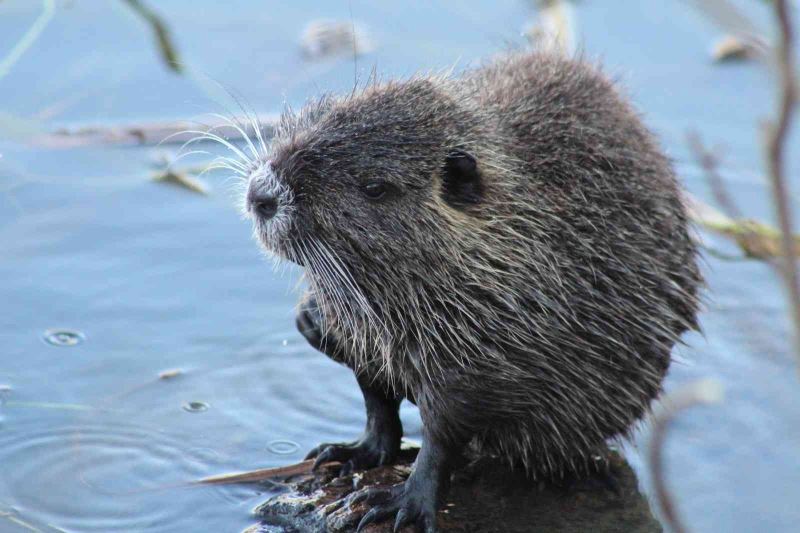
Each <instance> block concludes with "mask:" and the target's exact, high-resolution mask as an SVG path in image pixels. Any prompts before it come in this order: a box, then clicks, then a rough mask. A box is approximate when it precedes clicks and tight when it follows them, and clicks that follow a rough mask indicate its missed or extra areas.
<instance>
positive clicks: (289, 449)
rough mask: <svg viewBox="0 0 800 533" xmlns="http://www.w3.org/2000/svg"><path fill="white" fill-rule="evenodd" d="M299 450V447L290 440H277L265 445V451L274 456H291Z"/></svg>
mask: <svg viewBox="0 0 800 533" xmlns="http://www.w3.org/2000/svg"><path fill="white" fill-rule="evenodd" d="M299 449H300V445H299V444H297V443H296V442H294V441H291V440H284V439H277V440H273V441H270V442H268V443H267V450H269V451H270V452H272V453H274V454H276V455H291V454H293V453H295V452H296V451H297V450H299Z"/></svg>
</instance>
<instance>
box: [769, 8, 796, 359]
mask: <svg viewBox="0 0 800 533" xmlns="http://www.w3.org/2000/svg"><path fill="white" fill-rule="evenodd" d="M774 3H775V15H776V17H777V21H778V27H779V30H780V31H779V42H778V44H777V46H776V48H775V52H776V60H777V64H778V72H779V77H780V89H779V95H778V96H779V101H778V109H777V111H776V113H777V117H776V119H775V122H773V123H771V124H768V125H767V145H766V157H767V169H768V173H769V180H770V182H771V184H772V196H773V203H774V204H775V210H776V214H777V217H778V225H779V227H780V230H781V246H782V249H783V254H782V257H781V261H782V265H781V266H782V278H783V280H784V283H785V284H786V289H787V294H788V297H789V305H790V307H791V314H792V320H793V323H794V351H795V354H796V356H797V357H798V358H800V285H798V272H797V262H796V260H795V258H794V254H793V252H794V241H793V238H792V235H793V231H792V227H793V224H792V209H791V206H790V205H789V198H790V195H789V184H788V180H787V179H786V162H785V152H786V143H787V138H788V135H789V131H790V129H791V125H792V120H793V118H794V111H795V96H796V90H797V89H796V85H795V84H796V74H795V71H794V28H793V26H792V20H791V14H790V13H789V6H788V3H787V1H786V0H775V2H774Z"/></svg>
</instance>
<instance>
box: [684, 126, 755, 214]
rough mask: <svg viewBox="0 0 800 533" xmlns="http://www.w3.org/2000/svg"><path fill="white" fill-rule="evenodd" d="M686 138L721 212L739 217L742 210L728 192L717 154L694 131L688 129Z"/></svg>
mask: <svg viewBox="0 0 800 533" xmlns="http://www.w3.org/2000/svg"><path fill="white" fill-rule="evenodd" d="M686 140H687V142H688V143H689V148H690V149H691V151H692V153H693V154H694V158H695V159H696V160H697V164H699V165H700V168H702V169H703V172H704V173H705V176H706V179H707V180H708V184H709V186H710V187H711V194H713V195H714V200H716V202H717V204H718V205H719V207H720V208H721V209H722V210H723V212H724V213H725V214H726V215H727V216H729V217H731V218H733V219H740V218H743V217H742V212H741V211H740V210H739V207H738V206H737V205H736V202H735V201H734V200H733V197H732V196H731V195H730V194H729V193H728V188H727V187H726V186H725V182H724V181H723V179H722V176H721V175H720V173H719V170H718V169H719V160H720V158H719V156H718V155H717V154H716V153H715V152H714V151H712V150H709V149H708V148H706V146H705V144H704V143H703V139H702V138H701V137H700V134H699V133H697V132H696V131H690V132H688V133H687V134H686Z"/></svg>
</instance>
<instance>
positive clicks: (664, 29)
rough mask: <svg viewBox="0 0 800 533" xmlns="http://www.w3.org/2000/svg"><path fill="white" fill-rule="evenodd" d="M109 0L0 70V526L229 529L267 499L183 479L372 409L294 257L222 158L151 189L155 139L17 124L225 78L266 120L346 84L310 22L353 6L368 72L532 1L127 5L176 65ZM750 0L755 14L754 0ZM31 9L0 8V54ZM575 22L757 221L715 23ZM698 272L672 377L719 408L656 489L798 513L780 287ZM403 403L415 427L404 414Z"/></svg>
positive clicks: (356, 425) (350, 432)
mask: <svg viewBox="0 0 800 533" xmlns="http://www.w3.org/2000/svg"><path fill="white" fill-rule="evenodd" d="M126 3H127V4H131V2H121V1H120V2H117V1H114V2H111V1H106V0H85V1H81V2H58V3H57V10H56V13H55V16H54V17H53V18H52V20H50V22H49V24H48V26H47V28H46V29H45V31H43V33H42V34H41V36H40V38H39V39H38V40H37V41H36V42H35V43H34V44H33V45H32V46H30V47H29V48H28V50H27V51H26V52H25V54H24V55H23V56H21V58H20V59H19V61H18V62H17V63H16V64H15V66H14V68H13V69H12V70H10V71H9V73H8V74H7V75H6V76H5V77H2V78H0V102H2V103H1V104H0V154H2V157H0V250H2V255H0V346H2V347H3V353H2V355H0V531H6V530H9V531H20V530H21V531H24V530H26V526H22V525H20V523H26V524H29V525H32V526H34V527H36V528H38V529H40V530H42V531H191V530H209V531H239V530H241V529H242V528H244V527H245V526H246V525H247V524H248V523H250V522H251V517H250V511H251V508H252V507H253V506H254V505H255V504H256V503H257V502H260V501H262V500H263V499H264V497H265V495H264V494H260V493H258V491H257V489H255V488H253V487H226V486H218V487H191V488H190V487H187V486H186V485H185V483H186V482H187V481H190V480H192V479H195V478H197V477H202V476H205V475H211V474H216V473H220V472H225V471H231V470H246V469H252V468H259V467H269V466H278V465H282V464H287V463H291V462H295V461H299V460H300V459H302V457H303V455H304V453H305V451H306V450H308V449H310V448H311V447H313V446H314V445H316V444H318V443H319V442H320V441H323V440H325V441H336V440H346V439H352V438H353V437H355V436H356V435H357V434H358V433H359V432H360V431H361V429H362V425H363V418H364V415H363V406H362V400H361V397H360V393H359V391H358V388H357V386H356V384H355V381H354V379H353V378H352V376H351V375H350V373H349V372H348V371H346V370H345V369H343V368H340V367H338V366H337V365H335V364H333V363H331V362H330V361H328V360H326V358H324V357H323V356H321V355H319V354H316V353H314V352H313V351H312V350H311V349H309V348H308V347H307V345H306V344H305V342H304V341H303V339H302V338H300V336H299V335H298V334H297V333H296V332H295V330H294V318H293V313H294V306H295V302H296V297H297V294H296V292H293V291H292V290H291V288H292V287H294V286H296V285H297V280H298V278H299V274H300V273H299V272H298V271H297V269H294V268H292V267H286V268H280V269H278V270H277V271H275V270H273V269H272V267H271V265H270V262H269V261H267V260H265V259H264V258H263V257H262V256H261V254H260V252H259V251H258V249H257V247H256V245H255V244H254V243H253V242H251V240H250V232H251V230H250V227H249V224H248V223H247V222H246V221H243V220H241V219H240V217H239V214H238V213H237V210H236V206H235V202H234V200H233V199H232V197H231V194H232V193H231V190H232V185H230V182H226V179H227V178H228V176H226V175H224V174H221V173H217V174H211V175H209V176H208V181H209V182H210V185H211V187H210V191H209V195H208V196H202V195H198V194H192V193H191V192H188V191H185V190H183V189H180V188H177V187H166V186H163V185H161V184H159V183H154V182H152V181H151V180H150V179H149V174H150V171H151V168H150V162H151V160H152V158H153V152H152V150H150V149H148V148H135V149H134V148H120V147H104V146H87V147H82V148H74V149H70V150H54V149H46V148H41V147H35V146H31V145H29V144H25V143H24V142H21V141H20V139H25V138H28V137H29V133H30V132H31V131H36V130H43V131H51V130H53V129H56V128H57V127H61V126H65V125H66V126H81V125H87V124H88V125H91V124H109V123H126V122H134V123H136V122H147V121H151V120H163V119H173V118H189V117H193V116H198V115H201V114H202V113H207V112H223V113H226V112H228V111H229V110H230V109H237V108H238V104H237V103H236V102H235V101H233V100H234V99H233V98H232V97H230V96H225V97H220V96H219V95H220V94H223V95H224V94H226V91H230V93H232V94H234V95H236V99H238V100H239V101H241V102H243V105H244V106H245V107H246V108H255V109H256V110H257V111H258V112H260V113H273V112H276V111H278V110H279V109H280V107H281V105H282V103H283V101H284V99H287V100H289V102H290V103H292V104H298V103H301V102H302V101H303V100H305V99H306V98H307V97H309V96H310V95H313V94H318V93H319V92H321V91H323V90H325V91H327V90H332V91H346V90H348V89H349V88H350V87H351V85H352V82H353V70H354V69H353V67H354V65H353V62H352V60H351V58H349V57H347V56H345V55H343V56H342V59H340V60H336V59H329V60H325V61H319V62H309V61H304V59H303V53H302V49H301V44H300V38H301V35H302V32H303V29H304V28H306V27H307V25H308V24H309V23H310V22H311V21H312V20H315V19H330V20H345V21H346V20H350V10H351V9H352V13H353V18H354V19H355V21H357V22H358V23H359V25H363V27H364V28H366V29H367V30H369V35H370V38H371V39H373V40H374V43H373V44H374V46H375V48H374V49H373V50H372V51H369V52H365V53H364V54H363V55H362V56H360V57H359V59H358V67H357V68H358V69H359V71H360V72H361V73H362V75H366V73H368V72H369V70H370V69H371V67H372V66H373V65H376V66H377V70H378V71H379V72H381V73H384V74H386V75H407V74H410V73H412V72H416V71H418V70H427V69H442V68H449V67H452V66H453V65H456V68H457V69H458V68H462V67H463V66H465V65H467V64H469V63H470V62H472V61H474V60H476V59H477V58H481V57H486V56H488V55H490V54H491V53H493V52H495V51H497V50H501V49H503V48H504V47H506V46H507V44H508V42H509V41H510V40H511V41H514V40H515V39H518V42H521V41H522V37H520V36H519V35H520V33H521V32H522V31H523V30H524V29H525V28H527V27H528V24H529V21H530V17H531V16H532V13H533V12H532V7H531V4H532V3H531V2H526V1H524V0H508V1H506V2H501V3H495V2H488V1H487V2H481V3H478V4H471V5H470V7H469V9H467V8H464V7H463V4H462V3H456V2H442V3H429V2H421V1H420V2H412V3H406V2H402V3H398V2H369V3H367V2H346V1H341V2H340V1H329V2H325V3H322V4H319V3H318V2H311V1H310V0H308V1H305V2H300V3H299V4H298V3H296V2H295V3H291V2H271V3H269V4H268V5H265V4H263V3H255V2H251V1H248V0H232V1H230V2H225V3H220V2H197V1H195V0H191V1H190V0H175V1H173V2H158V3H156V2H154V1H152V2H143V1H140V2H132V4H140V5H144V6H146V7H147V8H149V9H152V10H153V11H154V12H155V13H156V14H157V15H158V16H160V17H161V20H162V21H164V23H165V24H167V25H168V27H169V29H170V34H171V36H172V38H173V40H174V45H175V49H177V50H180V53H181V61H182V62H183V64H184V66H185V72H186V75H185V76H175V75H174V74H173V72H172V71H170V70H169V69H167V68H165V66H164V63H163V62H161V61H159V60H157V57H158V56H157V55H156V53H155V52H154V50H157V48H156V47H154V46H153V41H152V38H153V34H152V32H153V27H152V26H151V25H148V24H146V23H144V22H143V19H142V18H141V17H140V16H137V15H136V14H135V12H134V11H132V10H131V9H130V6H128V5H126ZM742 6H743V8H744V9H745V12H746V13H748V14H752V15H753V16H754V18H755V20H756V22H758V23H759V24H761V25H762V26H765V22H766V19H765V16H764V11H763V6H760V5H759V4H757V3H753V2H742ZM40 7H41V4H40V3H39V2H29V1H27V0H5V1H2V2H0V56H3V55H4V51H5V50H9V49H11V47H12V46H13V45H14V43H15V42H16V41H17V39H19V38H20V36H21V34H22V33H23V32H24V28H28V27H29V26H30V24H31V22H32V20H34V19H35V18H36V16H37V15H38V13H39V9H40ZM575 19H576V20H577V21H578V24H579V26H578V28H577V30H576V35H577V36H578V37H579V38H580V39H582V40H583V42H584V43H585V45H584V47H585V49H586V51H587V54H590V55H593V56H594V55H601V56H602V57H603V58H604V62H605V63H606V65H607V70H609V71H610V72H614V73H619V74H620V76H621V77H622V78H623V81H624V83H625V85H626V86H627V87H628V88H629V92H630V93H631V94H632V96H633V97H634V98H635V100H636V101H637V103H638V104H639V105H640V107H641V108H642V109H643V110H644V111H645V112H646V113H645V114H646V118H647V120H648V122H649V123H650V124H652V125H653V126H654V127H655V128H656V130H657V131H658V132H659V134H660V135H661V137H662V138H663V140H664V143H665V145H666V146H667V149H668V150H669V152H670V154H671V155H672V156H673V157H674V158H675V160H676V165H677V168H678V170H679V172H680V175H681V177H682V178H683V179H684V182H685V183H686V186H687V187H688V188H689V189H690V190H691V191H692V192H693V193H694V194H696V195H697V196H698V197H700V198H704V199H706V200H709V198H710V195H709V192H708V190H707V188H706V184H705V182H704V180H703V177H702V173H701V171H700V170H699V169H698V168H696V166H695V165H694V163H693V162H692V159H691V157H689V154H688V151H687V150H686V147H685V132H686V130H687V129H688V128H690V127H691V128H698V129H700V131H701V132H702V133H703V136H704V138H705V139H707V140H708V141H709V142H710V143H715V142H725V143H727V145H728V147H729V148H728V150H727V152H726V154H725V156H726V157H725V159H724V165H723V168H722V172H723V174H724V177H725V178H726V179H727V180H728V181H729V183H730V184H731V191H732V193H733V194H734V196H735V197H736V200H737V202H738V203H739V205H740V206H742V207H743V208H745V209H746V211H747V214H748V215H750V216H753V217H756V218H760V219H762V220H769V217H770V216H771V212H770V210H769V204H768V195H767V194H766V192H767V191H766V189H765V187H764V183H763V180H762V179H761V177H760V171H759V169H760V168H761V156H760V153H759V145H758V142H757V141H758V138H757V131H756V125H757V123H758V120H759V119H760V118H761V117H762V116H764V115H765V114H766V113H767V112H768V109H769V104H770V98H771V94H772V93H771V92H770V89H769V87H768V85H767V79H766V78H767V77H766V76H765V75H764V72H763V71H761V70H758V69H757V68H755V67H753V66H748V65H730V66H725V67H719V66H713V65H711V64H710V63H709V61H708V59H707V57H706V50H707V48H708V45H709V43H710V42H711V41H713V40H714V39H715V38H716V37H717V30H716V29H715V28H714V27H713V26H711V25H710V24H709V22H708V21H707V20H706V19H704V18H703V17H702V16H700V15H698V14H697V13H696V12H695V11H693V10H692V9H691V8H690V7H689V6H688V3H682V2H658V3H649V2H648V3H645V2H635V1H634V0H625V1H624V2H621V3H618V4H615V7H614V8H613V9H610V8H609V7H608V6H607V5H606V3H605V2H597V1H586V2H581V3H579V4H577V6H576V9H575ZM98 21H102V23H98ZM156 34H157V32H156ZM515 42H517V41H515ZM217 82H219V83H220V84H221V85H222V88H221V89H220V88H219V87H218V86H217ZM223 99H226V100H225V101H226V104H225V105H224V106H223V108H221V106H220V104H219V102H220V101H221V100H223ZM225 108H227V109H225ZM201 120H204V119H201ZM12 139H14V140H15V141H12ZM797 154H800V150H795V154H794V156H795V158H796V157H797ZM199 159H202V158H199ZM792 163H793V167H794V168H800V167H797V163H798V161H797V160H796V159H795V160H794V161H793V162H792ZM708 238H709V239H712V241H711V243H712V244H713V245H714V246H715V248H719V249H720V250H721V251H723V252H724V251H726V247H727V246H729V244H728V243H726V242H724V241H718V242H717V241H716V240H714V239H715V238H714V237H713V236H708ZM729 251H730V250H729ZM707 275H708V278H709V284H710V288H711V291H712V292H711V298H710V301H709V306H708V307H709V309H708V311H707V312H706V314H705V315H704V317H703V326H704V329H705V332H706V337H705V338H703V337H701V336H699V335H694V336H690V337H688V338H687V341H688V342H689V347H688V348H684V349H681V350H679V351H678V354H677V355H678V363H677V364H676V365H675V366H674V367H673V370H672V372H671V375H670V378H669V381H668V383H667V388H673V387H675V386H677V385H679V384H681V383H684V382H686V381H688V380H691V379H694V378H697V377H714V378H717V379H719V380H720V381H722V382H723V384H724V385H725V388H726V402H725V403H724V404H723V405H721V406H718V407H713V408H703V409H697V410H695V411H692V412H690V413H687V414H686V415H685V416H682V417H681V419H680V420H679V421H678V423H677V424H676V426H675V427H674V430H673V431H672V432H671V434H670V441H669V443H668V446H667V450H666V455H667V460H668V466H669V472H668V474H669V482H670V485H671V486H672V487H673V490H674V492H675V495H676V500H677V503H678V505H679V506H680V509H681V512H682V514H683V515H684V516H685V518H686V522H687V523H688V524H690V525H691V526H692V528H693V531H708V532H716V531H753V530H768V531H791V530H793V528H794V526H795V524H796V523H797V522H798V521H800V508H798V507H797V506H796V505H795V504H794V501H795V500H796V494H797V490H798V488H799V487H800V458H798V454H797V449H798V445H800V386H798V381H797V376H796V371H795V368H794V363H793V361H792V359H791V357H790V355H789V353H788V352H787V343H786V341H785V339H786V336H787V331H788V330H787V319H786V313H785V311H784V308H783V301H782V299H781V297H782V291H781V288H780V284H779V283H778V281H777V280H776V279H775V277H774V275H773V272H772V270H771V269H770V268H769V267H768V266H766V265H764V264H762V263H758V262H752V261H745V262H735V263H732V262H725V261H722V260H720V259H718V258H715V257H709V258H708V262H707ZM64 326H68V328H67V329H64ZM45 332H47V333H45ZM43 335H44V337H45V339H46V341H45V342H43V341H42V339H43ZM80 341H82V342H80ZM62 344H68V345H69V346H61V345H62ZM168 369H175V370H168ZM184 407H189V409H188V410H187V409H185V408H184ZM187 411H190V412H187ZM402 416H403V424H404V427H405V428H406V429H407V432H408V434H409V436H410V437H412V438H418V437H419V427H420V426H419V420H418V417H417V415H416V413H415V411H414V409H412V408H410V407H408V406H404V408H403V412H402ZM639 440H642V439H639ZM642 442H644V441H643V440H642ZM628 451H629V458H630V460H631V462H632V463H633V464H634V466H635V467H636V468H637V470H638V473H639V475H640V477H641V478H642V486H643V487H644V488H645V489H646V488H647V487H649V484H648V480H647V472H646V469H644V468H642V464H641V460H640V459H639V453H638V451H637V450H636V449H635V448H633V447H632V448H631V449H630V450H628ZM27 529H28V530H30V528H27Z"/></svg>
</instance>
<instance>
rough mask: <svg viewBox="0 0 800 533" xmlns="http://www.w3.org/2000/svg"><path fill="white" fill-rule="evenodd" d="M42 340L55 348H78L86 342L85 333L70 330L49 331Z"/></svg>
mask: <svg viewBox="0 0 800 533" xmlns="http://www.w3.org/2000/svg"><path fill="white" fill-rule="evenodd" d="M42 338H43V339H44V342H46V343H47V344H51V345H53V346H76V345H78V344H80V343H82V342H83V341H84V340H86V336H85V335H84V334H83V333H81V332H80V331H74V330H70V329H48V330H47V331H45V332H44V335H43V336H42Z"/></svg>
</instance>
